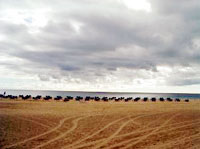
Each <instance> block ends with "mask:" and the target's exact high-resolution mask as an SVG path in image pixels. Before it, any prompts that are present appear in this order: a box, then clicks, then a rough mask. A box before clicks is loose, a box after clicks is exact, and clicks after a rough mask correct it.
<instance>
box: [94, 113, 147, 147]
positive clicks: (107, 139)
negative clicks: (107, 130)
mask: <svg viewBox="0 0 200 149" xmlns="http://www.w3.org/2000/svg"><path fill="white" fill-rule="evenodd" d="M141 117H144V115H139V116H136V117H135V118H133V119H130V120H128V121H126V122H124V123H123V124H122V125H121V126H120V127H119V128H118V129H117V131H115V132H114V133H113V134H112V135H111V136H110V137H108V138H106V139H105V140H104V141H103V142H102V143H100V144H99V145H97V146H96V147H93V149H98V148H100V147H102V146H103V145H105V144H107V143H108V142H109V141H110V140H112V139H113V138H114V137H115V136H116V135H117V134H118V133H119V132H120V131H121V130H122V129H123V128H124V127H125V126H126V125H127V124H128V123H130V122H131V121H133V120H136V119H139V118H141Z"/></svg>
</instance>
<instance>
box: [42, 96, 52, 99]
mask: <svg viewBox="0 0 200 149" xmlns="http://www.w3.org/2000/svg"><path fill="white" fill-rule="evenodd" d="M43 99H44V100H50V99H52V97H51V96H46V97H44V98H43Z"/></svg>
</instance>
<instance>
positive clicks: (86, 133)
mask: <svg viewBox="0 0 200 149" xmlns="http://www.w3.org/2000/svg"><path fill="white" fill-rule="evenodd" d="M0 148H3V149H5V148H13V149H14V148H15V149H31V148H33V149H40V148H42V149H43V148H44V149H50V148H53V149H55V148H56V149H59V148H60V149H90V148H91V149H99V148H106V149H129V148H130V149H131V148H133V149H134V148H141V149H145V148H148V149H158V148H159V149H171V148H176V149H177V148H180V149H199V148H200V100H193V101H190V102H189V103H186V102H159V101H157V102H150V101H149V102H142V101H140V102H132V101H131V102H114V101H109V102H102V101H101V102H95V101H90V102H76V101H70V102H67V103H64V102H61V101H21V100H18V101H10V100H5V99H3V100H2V99H1V100H0Z"/></svg>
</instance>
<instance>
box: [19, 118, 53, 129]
mask: <svg viewBox="0 0 200 149" xmlns="http://www.w3.org/2000/svg"><path fill="white" fill-rule="evenodd" d="M18 119H21V120H25V121H28V122H32V123H35V124H37V125H40V126H43V127H45V128H51V126H49V125H45V124H43V123H40V122H37V121H34V120H31V119H28V118H22V117H18Z"/></svg>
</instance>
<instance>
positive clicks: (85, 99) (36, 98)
mask: <svg viewBox="0 0 200 149" xmlns="http://www.w3.org/2000/svg"><path fill="white" fill-rule="evenodd" d="M0 98H5V99H18V98H19V99H23V100H28V99H33V100H42V99H43V100H56V101H61V100H63V101H64V102H67V101H70V100H76V101H92V100H93V101H111V100H112V101H125V102H128V101H135V102H137V101H144V102H147V101H152V102H156V101H161V102H164V101H168V102H172V101H175V102H180V101H181V99H179V98H175V99H172V98H170V97H168V98H163V97H160V98H155V97H152V98H148V97H144V98H140V97H136V98H133V97H128V98H125V97H102V98H100V97H98V96H95V97H90V96H86V97H85V98H84V97H82V96H76V97H75V98H74V97H72V96H66V97H64V98H63V97H62V96H56V97H54V98H53V97H52V96H45V97H42V96H41V95H37V96H35V97H32V96H31V95H25V96H24V95H19V96H13V95H6V96H5V95H2V94H0ZM183 101H184V102H189V99H184V100H183Z"/></svg>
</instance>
